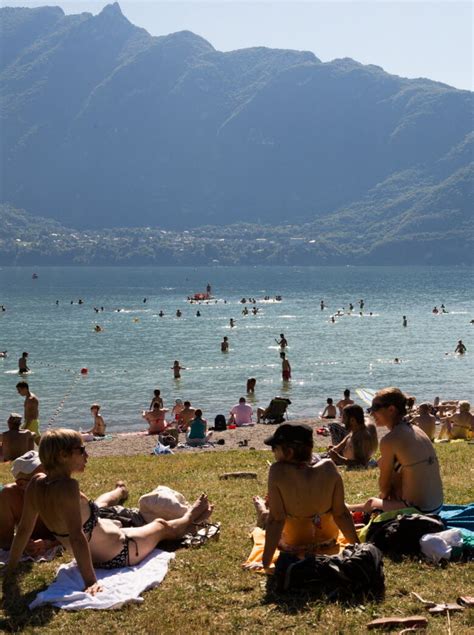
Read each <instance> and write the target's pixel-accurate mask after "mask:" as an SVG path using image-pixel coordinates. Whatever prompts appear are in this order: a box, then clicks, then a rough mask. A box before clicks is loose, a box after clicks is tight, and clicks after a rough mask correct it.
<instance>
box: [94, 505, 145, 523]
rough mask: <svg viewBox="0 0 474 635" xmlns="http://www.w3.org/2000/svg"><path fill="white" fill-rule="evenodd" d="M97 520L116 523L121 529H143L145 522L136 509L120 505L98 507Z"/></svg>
mask: <svg viewBox="0 0 474 635" xmlns="http://www.w3.org/2000/svg"><path fill="white" fill-rule="evenodd" d="M99 518H107V519H108V520H113V521H115V522H117V521H118V522H119V523H120V524H121V525H122V527H143V525H146V520H145V519H144V518H143V516H142V515H141V514H140V512H139V511H138V509H137V508H136V507H122V505H110V506H109V507H99Z"/></svg>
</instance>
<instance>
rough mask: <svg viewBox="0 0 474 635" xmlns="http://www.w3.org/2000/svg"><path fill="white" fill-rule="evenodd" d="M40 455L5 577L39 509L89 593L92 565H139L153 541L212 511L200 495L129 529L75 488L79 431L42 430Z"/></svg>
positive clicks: (94, 587) (80, 463)
mask: <svg viewBox="0 0 474 635" xmlns="http://www.w3.org/2000/svg"><path fill="white" fill-rule="evenodd" d="M39 456H40V459H41V463H42V464H43V467H44V469H45V472H46V474H38V475H36V476H35V477H34V478H33V479H32V480H31V482H30V485H29V487H28V489H27V491H26V493H25V502H24V511H23V516H22V518H21V521H20V525H19V527H18V531H17V533H16V535H15V539H14V540H13V544H12V549H11V552H10V562H9V564H8V567H7V579H8V578H9V577H10V578H11V574H12V573H13V572H14V571H15V569H16V566H17V563H18V561H19V559H20V556H21V554H22V552H23V549H24V548H25V545H26V543H27V541H28V539H29V538H30V536H31V533H32V531H33V528H34V526H35V523H36V521H37V518H38V514H41V517H42V519H43V520H44V522H45V525H46V526H47V527H48V529H49V530H50V531H51V533H52V534H53V535H54V536H55V537H56V539H57V540H59V542H61V544H62V545H63V546H64V547H65V548H66V549H69V550H71V551H72V552H73V554H74V556H75V558H76V562H77V565H78V568H79V571H80V572H81V575H82V578H83V580H84V585H85V591H86V592H87V593H91V594H92V595H94V594H95V593H97V592H99V591H101V587H100V585H99V584H98V583H97V578H96V575H95V572H94V567H97V568H103V569H115V568H120V567H125V566H128V565H135V564H138V563H139V562H141V561H142V560H143V559H144V558H145V557H146V556H147V555H148V554H149V553H150V552H151V551H152V550H153V549H154V548H155V547H156V545H157V543H159V542H161V541H162V540H168V539H169V540H179V539H180V538H182V537H183V536H184V534H186V533H188V532H190V531H192V530H193V529H195V528H196V525H199V524H200V523H201V522H203V521H206V520H207V519H208V518H209V516H210V515H211V513H212V505H210V504H209V501H208V499H207V496H205V495H204V494H202V495H201V496H200V497H199V498H198V499H197V500H196V501H195V503H194V504H193V505H192V506H191V508H190V509H189V511H188V512H187V513H186V514H184V516H183V517H182V518H178V519H176V520H170V521H165V520H161V519H157V520H154V521H152V522H150V523H148V524H146V525H144V526H143V527H137V528H130V529H128V528H127V529H124V528H122V527H117V525H116V524H115V523H114V522H112V521H109V520H105V519H102V518H100V517H99V512H98V507H97V505H96V504H95V503H94V502H93V501H91V500H89V499H88V498H87V497H86V496H85V494H83V493H82V492H81V491H80V490H79V483H78V482H77V481H76V480H75V479H73V478H72V477H71V475H72V473H73V472H83V471H84V469H85V467H86V463H87V451H86V449H85V446H84V445H83V443H82V438H81V435H80V434H79V433H78V432H75V431H74V430H67V429H57V430H50V431H48V432H46V434H44V435H43V436H42V438H41V443H40V447H39Z"/></svg>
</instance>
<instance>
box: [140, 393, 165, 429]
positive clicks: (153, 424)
mask: <svg viewBox="0 0 474 635" xmlns="http://www.w3.org/2000/svg"><path fill="white" fill-rule="evenodd" d="M167 412H168V409H167V408H162V407H161V406H160V403H159V402H158V401H155V403H154V404H153V410H148V411H146V410H144V411H143V412H142V417H143V418H144V419H145V421H148V425H149V428H148V434H161V433H162V432H164V431H165V430H166V428H167V427H168V424H167V423H166V421H165V415H166V413H167Z"/></svg>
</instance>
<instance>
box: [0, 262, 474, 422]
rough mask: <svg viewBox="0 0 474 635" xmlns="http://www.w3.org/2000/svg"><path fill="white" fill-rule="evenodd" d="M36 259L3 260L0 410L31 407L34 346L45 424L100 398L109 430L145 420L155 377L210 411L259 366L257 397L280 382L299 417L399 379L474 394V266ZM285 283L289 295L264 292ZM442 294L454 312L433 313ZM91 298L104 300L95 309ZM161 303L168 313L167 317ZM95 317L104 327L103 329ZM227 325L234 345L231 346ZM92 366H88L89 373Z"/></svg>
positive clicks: (229, 400) (455, 394) (169, 396)
mask: <svg viewBox="0 0 474 635" xmlns="http://www.w3.org/2000/svg"><path fill="white" fill-rule="evenodd" d="M33 271H34V270H33V269H32V268H30V267H15V268H13V267H12V268H7V267H5V268H3V269H1V270H0V304H4V305H5V306H6V309H7V310H6V312H4V313H1V314H0V350H4V349H7V350H8V352H9V356H8V358H7V359H4V360H0V391H1V393H0V394H1V400H0V422H5V421H6V418H7V416H8V413H9V412H10V411H20V412H22V398H21V397H19V395H18V394H17V393H16V390H15V384H16V383H17V381H18V380H19V377H18V374H17V373H16V372H15V371H16V369H17V360H18V357H19V356H20V354H21V352H22V351H23V350H25V351H28V352H29V355H30V357H29V365H30V368H31V369H32V372H31V374H30V375H29V376H28V377H27V381H28V382H29V383H30V387H31V389H32V390H33V392H35V393H36V394H37V395H38V397H39V398H40V401H41V422H42V429H45V428H46V426H47V424H48V423H49V422H52V423H53V425H55V426H56V425H67V426H71V427H75V428H79V427H82V428H86V427H89V426H90V425H91V419H90V414H89V407H90V405H91V404H92V403H93V402H99V403H100V404H101V405H102V413H103V416H104V418H105V421H106V423H107V425H108V430H109V431H111V432H114V431H119V430H124V429H127V430H130V429H135V430H139V429H144V428H145V427H146V426H145V425H144V422H143V420H141V410H142V409H143V408H144V407H147V406H148V405H149V402H150V400H151V397H152V391H153V389H154V388H160V389H161V391H162V395H163V397H164V401H165V405H166V406H167V407H170V408H171V407H172V405H173V403H174V400H175V399H176V398H177V397H179V398H181V399H183V400H184V399H189V400H190V401H191V402H192V403H193V405H194V406H195V407H201V408H202V409H203V412H204V416H205V417H207V418H208V419H209V420H213V418H214V416H215V415H216V414H217V413H221V412H222V413H225V414H227V412H228V410H229V409H230V407H231V406H232V405H234V404H235V403H236V402H237V400H238V398H239V397H240V396H241V395H243V394H245V385H246V379H247V378H248V377H250V376H254V377H256V378H257V390H256V394H255V398H254V399H253V400H252V401H251V403H252V404H253V405H254V406H257V405H266V404H267V403H268V401H269V400H270V398H271V397H272V396H275V395H277V394H283V395H285V396H287V397H289V398H290V399H291V401H292V406H291V408H290V417H297V416H316V415H317V413H318V412H319V411H320V410H322V409H323V407H324V405H325V401H326V398H327V397H333V398H334V399H335V400H338V399H339V398H340V397H341V394H342V391H343V389H344V388H346V387H347V388H350V389H351V390H352V391H353V392H355V389H356V388H360V387H364V388H370V389H377V388H381V387H383V386H387V385H396V386H399V387H400V388H402V389H403V390H405V391H407V392H409V393H411V394H414V395H416V396H417V398H418V399H419V400H425V399H428V400H432V399H433V398H434V397H435V396H436V395H439V396H440V397H441V398H467V399H470V400H472V399H473V397H474V385H473V379H472V377H473V376H474V374H473V363H472V359H473V356H474V348H473V346H474V337H473V334H474V325H471V324H470V320H471V319H472V318H474V302H473V293H472V291H473V278H472V270H471V269H469V268H467V267H268V268H266V267H235V268H219V267H216V268H198V269H193V268H181V267H180V268H178V267H173V268H164V267H157V268H152V267H148V268H141V267H129V268H126V267H122V268H91V267H85V268H80V267H77V268H73V267H68V268H61V267H42V268H37V269H36V270H35V271H37V273H38V275H39V278H38V279H37V280H33V279H32V273H33ZM207 282H210V283H211V284H212V288H213V294H214V295H215V297H216V299H217V300H218V302H217V303H211V304H202V305H201V306H199V307H198V306H196V305H190V304H188V303H187V302H186V297H187V296H188V295H190V294H192V293H194V292H198V291H204V290H205V287H206V284H207ZM276 294H280V295H281V296H282V298H283V299H282V302H273V303H265V302H261V301H260V300H262V299H263V297H264V296H266V295H270V296H272V297H274V296H275V295H276ZM243 296H245V297H255V298H256V299H257V301H258V302H257V305H256V306H258V308H259V313H258V315H256V316H253V315H248V316H246V317H244V316H243V315H242V313H241V312H242V308H243V305H242V304H240V303H239V300H240V299H241V298H242V297H243ZM145 297H146V298H147V302H146V303H144V302H143V298H145ZM78 298H82V299H83V300H84V304H83V305H78V304H77V300H78ZM361 298H363V299H364V300H365V306H364V311H363V313H364V315H363V316H359V308H358V301H359V299H361ZM321 299H324V301H325V303H326V304H327V306H328V308H327V309H326V310H324V311H321V310H320V300H321ZM56 300H59V305H58V306H57V305H56V304H55V302H56ZM71 300H73V301H74V304H72V305H71V304H70V301H71ZM224 300H227V303H224ZM350 302H352V303H353V304H354V307H355V310H354V312H353V314H352V315H345V316H344V317H342V318H337V319H336V323H335V324H332V323H331V321H330V315H332V314H334V313H335V312H336V311H337V309H342V307H345V309H346V311H348V309H349V303H350ZM442 303H444V305H445V306H446V308H447V310H448V311H449V313H448V314H445V315H433V314H432V312H431V310H432V308H433V306H435V305H437V306H438V307H439V306H440V305H441V304H442ZM94 306H97V307H100V306H103V307H104V308H105V311H104V312H103V313H100V314H98V315H96V314H95V312H94V310H93V307H94ZM117 308H120V309H122V310H121V311H120V312H116V311H115V309H117ZM178 308H179V309H180V310H181V311H182V313H183V315H182V317H181V318H176V317H175V313H176V310H177V309H178ZM197 309H199V310H200V311H201V317H196V310H197ZM160 310H162V311H164V313H165V317H163V318H160V317H158V312H159V311H160ZM369 312H372V313H373V315H372V316H369V315H368V314H369ZM403 315H406V316H407V319H408V326H407V327H406V328H404V327H403V326H402V316H403ZM231 317H233V318H234V319H235V320H236V326H235V328H230V326H229V319H230V318H231ZM95 324H100V325H101V327H102V328H103V332H102V333H94V331H93V329H94V325H95ZM280 333H284V334H285V336H286V338H287V339H288V342H289V348H288V350H287V356H288V358H289V360H290V362H291V365H292V369H293V379H292V381H291V382H290V383H289V384H288V385H284V384H283V383H282V381H281V372H280V368H281V364H280V359H279V349H278V346H277V344H276V342H275V338H277V337H278V336H279V334H280ZM224 335H227V336H228V337H229V341H230V351H229V352H228V353H227V354H223V353H221V351H220V342H221V340H222V337H223V336H224ZM459 339H462V340H463V342H464V343H465V345H466V346H467V349H468V352H467V354H466V355H464V356H463V357H459V356H456V355H454V354H452V353H453V351H454V348H455V346H456V342H457V340H459ZM447 352H449V353H450V354H449V355H446V353H447ZM396 357H398V358H399V359H400V360H401V363H399V364H395V363H394V362H393V360H394V358H396ZM175 359H177V360H179V361H180V363H181V365H182V366H184V367H186V370H183V371H182V378H181V379H180V380H174V379H173V373H172V370H171V366H172V364H173V361H174V360H175ZM82 367H84V368H87V369H88V374H87V376H84V377H81V376H80V375H79V371H80V369H81V368H82ZM3 427H4V426H3V424H2V425H0V428H3Z"/></svg>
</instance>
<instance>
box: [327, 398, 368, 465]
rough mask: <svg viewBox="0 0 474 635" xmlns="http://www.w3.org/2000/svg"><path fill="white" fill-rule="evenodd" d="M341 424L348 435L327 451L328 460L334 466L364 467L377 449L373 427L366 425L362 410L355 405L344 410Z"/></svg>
mask: <svg viewBox="0 0 474 635" xmlns="http://www.w3.org/2000/svg"><path fill="white" fill-rule="evenodd" d="M342 422H343V424H344V426H345V428H346V430H347V432H348V433H349V434H348V435H347V436H346V437H345V438H344V439H343V440H342V441H341V442H340V443H339V445H336V446H334V447H333V448H331V449H330V450H329V452H328V455H329V458H330V459H332V460H333V461H334V463H335V464H336V465H345V466H346V467H366V466H367V464H368V462H369V460H370V458H371V457H372V456H373V454H374V453H375V452H376V450H377V448H378V439H377V430H376V428H375V426H374V425H373V424H372V423H369V424H368V425H366V423H365V417H364V410H363V409H362V408H361V407H360V406H358V405H357V404H352V405H351V406H346V407H345V408H344V410H343V411H342Z"/></svg>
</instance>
